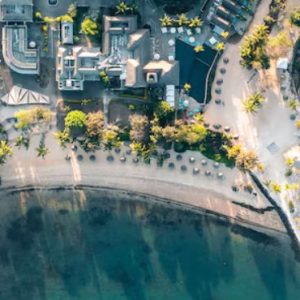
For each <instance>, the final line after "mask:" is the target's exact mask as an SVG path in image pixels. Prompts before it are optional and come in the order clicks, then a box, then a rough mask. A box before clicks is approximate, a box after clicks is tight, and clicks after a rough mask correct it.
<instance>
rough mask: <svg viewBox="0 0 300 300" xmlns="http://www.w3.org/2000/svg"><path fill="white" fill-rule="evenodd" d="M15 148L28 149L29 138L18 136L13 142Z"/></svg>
mask: <svg viewBox="0 0 300 300" xmlns="http://www.w3.org/2000/svg"><path fill="white" fill-rule="evenodd" d="M15 146H16V147H18V148H19V149H20V148H21V147H22V146H24V147H25V148H26V149H28V147H29V138H28V137H25V136H24V135H20V136H18V137H17V138H16V140H15Z"/></svg>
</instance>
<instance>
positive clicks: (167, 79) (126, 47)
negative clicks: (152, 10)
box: [100, 16, 179, 88]
mask: <svg viewBox="0 0 300 300" xmlns="http://www.w3.org/2000/svg"><path fill="white" fill-rule="evenodd" d="M103 24H104V31H103V55H106V56H107V58H106V59H105V60H104V61H102V62H101V64H100V69H101V70H104V71H105V72H106V73H107V75H108V76H110V77H118V78H119V79H120V87H121V88H138V87H146V86H149V85H162V86H165V85H167V84H170V85H175V86H177V85H178V84H179V65H178V62H177V61H175V60H174V59H173V60H172V61H165V60H160V59H156V60H155V59H152V58H153V57H154V54H153V53H152V49H151V37H150V31H149V30H148V29H138V28H137V16H118V17H116V16H104V20H103Z"/></svg>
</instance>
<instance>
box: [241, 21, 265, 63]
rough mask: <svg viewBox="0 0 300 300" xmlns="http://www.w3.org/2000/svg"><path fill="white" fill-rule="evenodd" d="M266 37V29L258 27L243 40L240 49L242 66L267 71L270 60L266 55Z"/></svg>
mask: <svg viewBox="0 0 300 300" xmlns="http://www.w3.org/2000/svg"><path fill="white" fill-rule="evenodd" d="M268 35H269V29H268V27H267V26H265V25H258V26H256V27H255V30H254V32H253V33H252V34H251V35H249V36H247V37H246V38H245V40H244V42H243V44H242V47H241V59H242V61H241V64H242V66H244V67H246V68H256V69H260V68H261V69H268V68H269V67H270V59H269V57H268V56H267V54H266V44H267V40H268Z"/></svg>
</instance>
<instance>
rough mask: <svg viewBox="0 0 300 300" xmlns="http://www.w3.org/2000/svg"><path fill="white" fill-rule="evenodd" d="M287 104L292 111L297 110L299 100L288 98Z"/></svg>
mask: <svg viewBox="0 0 300 300" xmlns="http://www.w3.org/2000/svg"><path fill="white" fill-rule="evenodd" d="M287 104H288V107H289V108H290V109H291V110H293V111H297V108H298V107H299V102H298V100H296V99H291V100H289V101H288V103H287Z"/></svg>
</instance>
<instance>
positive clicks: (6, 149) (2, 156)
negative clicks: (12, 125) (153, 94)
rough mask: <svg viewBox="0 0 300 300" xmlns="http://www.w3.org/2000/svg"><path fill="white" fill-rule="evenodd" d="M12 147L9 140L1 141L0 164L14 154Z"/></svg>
mask: <svg viewBox="0 0 300 300" xmlns="http://www.w3.org/2000/svg"><path fill="white" fill-rule="evenodd" d="M12 155H13V152H12V148H11V147H10V146H9V145H8V143H7V141H0V165H3V164H4V163H5V162H6V160H7V158H8V157H9V156H12Z"/></svg>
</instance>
